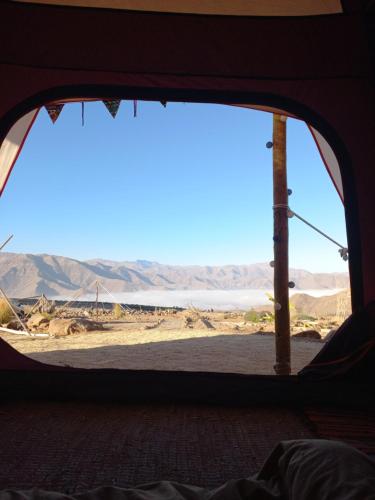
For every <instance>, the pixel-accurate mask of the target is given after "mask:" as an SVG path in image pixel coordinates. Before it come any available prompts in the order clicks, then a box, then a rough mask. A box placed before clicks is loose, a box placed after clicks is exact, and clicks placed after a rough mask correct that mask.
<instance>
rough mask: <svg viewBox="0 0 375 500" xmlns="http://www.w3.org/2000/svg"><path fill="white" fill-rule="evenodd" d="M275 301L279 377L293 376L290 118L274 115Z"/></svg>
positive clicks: (277, 371) (276, 369)
mask: <svg viewBox="0 0 375 500" xmlns="http://www.w3.org/2000/svg"><path fill="white" fill-rule="evenodd" d="M273 204H274V206H273V214H274V232H273V241H274V246H273V248H274V300H275V304H274V305H275V333H276V335H275V338H276V364H275V366H274V368H275V372H276V373H277V375H289V374H290V315H289V258H288V186H287V174H286V117H284V116H281V115H276V114H274V115H273Z"/></svg>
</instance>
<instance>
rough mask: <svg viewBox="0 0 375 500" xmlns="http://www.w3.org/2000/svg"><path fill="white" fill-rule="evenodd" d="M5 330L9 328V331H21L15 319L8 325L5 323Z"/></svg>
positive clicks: (19, 324)
mask: <svg viewBox="0 0 375 500" xmlns="http://www.w3.org/2000/svg"><path fill="white" fill-rule="evenodd" d="M5 328H10V330H23V328H22V326H21V323H20V322H19V321H18V320H17V319H12V320H11V321H9V323H6V325H5Z"/></svg>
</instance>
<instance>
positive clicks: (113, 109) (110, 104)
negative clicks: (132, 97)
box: [103, 99, 121, 118]
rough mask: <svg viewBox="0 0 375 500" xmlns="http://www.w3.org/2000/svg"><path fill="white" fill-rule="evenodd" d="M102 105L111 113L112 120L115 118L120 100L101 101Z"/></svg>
mask: <svg viewBox="0 0 375 500" xmlns="http://www.w3.org/2000/svg"><path fill="white" fill-rule="evenodd" d="M103 104H104V105H105V107H106V108H107V109H108V111H109V112H110V113H111V115H112V116H113V118H116V115H117V111H118V108H119V107H120V104H121V101H120V99H116V100H109V99H105V100H103Z"/></svg>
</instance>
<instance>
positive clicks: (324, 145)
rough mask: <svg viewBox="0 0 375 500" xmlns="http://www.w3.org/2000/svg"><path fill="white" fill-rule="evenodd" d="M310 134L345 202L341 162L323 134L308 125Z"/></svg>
mask: <svg viewBox="0 0 375 500" xmlns="http://www.w3.org/2000/svg"><path fill="white" fill-rule="evenodd" d="M308 127H309V129H310V132H311V133H312V135H313V137H314V139H315V142H316V145H317V146H318V149H319V153H320V156H321V157H322V160H323V162H324V164H325V166H326V169H327V171H328V173H329V175H330V176H331V179H332V182H333V184H334V185H335V188H336V190H337V192H338V193H339V196H340V198H341V200H342V201H344V190H343V186H342V178H341V171H340V166H339V162H338V161H337V158H336V155H335V153H334V152H333V150H332V148H331V146H330V145H329V144H328V142H327V141H326V140H325V139H324V137H323V136H322V134H320V132H318V131H317V130H316V129H315V128H314V127H311V126H310V125H308Z"/></svg>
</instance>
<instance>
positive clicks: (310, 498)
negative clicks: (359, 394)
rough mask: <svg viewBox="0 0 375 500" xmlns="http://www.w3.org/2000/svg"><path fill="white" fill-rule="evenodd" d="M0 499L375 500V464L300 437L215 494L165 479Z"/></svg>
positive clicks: (336, 445) (342, 447)
mask: <svg viewBox="0 0 375 500" xmlns="http://www.w3.org/2000/svg"><path fill="white" fill-rule="evenodd" d="M0 495H1V496H4V498H7V499H8V500H16V499H17V500H18V499H19V498H23V499H25V500H28V499H30V500H31V499H39V500H99V499H113V500H115V499H116V500H130V499H131V500H146V499H147V500H159V499H165V498H170V499H172V498H178V499H181V500H184V499H186V500H232V499H234V498H235V499H238V500H241V499H243V500H245V499H248V500H258V499H260V498H261V499H262V500H295V499H298V500H316V499H318V498H319V499H322V500H323V499H327V500H328V499H329V500H358V499H359V498H361V499H367V500H374V499H375V465H374V463H373V461H372V460H370V459H369V458H368V457H367V456H366V455H364V454H363V453H361V452H360V451H358V450H356V449H354V448H352V447H350V446H348V445H346V444H344V443H340V442H338V441H326V440H319V439H310V440H304V439H300V440H292V441H281V443H279V444H278V445H277V446H276V448H275V449H274V450H273V451H272V453H271V454H270V456H269V457H268V459H267V460H266V462H265V464H264V466H263V468H262V470H261V471H260V473H259V474H257V475H255V476H252V477H248V478H241V479H232V480H230V481H228V482H227V483H225V484H224V485H222V486H220V487H218V488H215V489H212V490H209V489H207V488H204V487H200V486H194V485H191V484H189V485H187V484H181V483H176V482H172V481H161V482H158V483H150V484H145V485H141V486H139V487H134V488H120V487H116V486H103V487H100V488H97V489H95V490H91V491H87V492H82V493H76V494H72V495H70V494H65V493H59V492H52V491H43V490H40V489H38V488H34V489H32V490H23V491H22V490H18V491H16V490H5V491H4V490H3V491H0Z"/></svg>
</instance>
